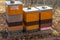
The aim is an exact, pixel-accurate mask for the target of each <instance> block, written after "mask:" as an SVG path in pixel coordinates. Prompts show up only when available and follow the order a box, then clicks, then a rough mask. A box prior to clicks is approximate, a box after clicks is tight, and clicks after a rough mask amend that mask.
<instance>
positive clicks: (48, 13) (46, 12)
mask: <svg viewBox="0 0 60 40" xmlns="http://www.w3.org/2000/svg"><path fill="white" fill-rule="evenodd" d="M37 9H39V20H40V21H39V24H40V30H48V29H51V27H52V15H53V10H52V9H53V8H51V7H49V6H39V7H37Z"/></svg>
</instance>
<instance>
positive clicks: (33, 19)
mask: <svg viewBox="0 0 60 40" xmlns="http://www.w3.org/2000/svg"><path fill="white" fill-rule="evenodd" d="M23 10H24V21H25V27H26V31H31V30H33V31H34V30H38V29H39V13H38V9H36V8H34V7H31V9H28V8H23Z"/></svg>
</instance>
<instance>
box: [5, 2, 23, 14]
mask: <svg viewBox="0 0 60 40" xmlns="http://www.w3.org/2000/svg"><path fill="white" fill-rule="evenodd" d="M6 12H7V14H8V15H16V14H22V13H23V4H22V2H20V1H14V3H11V2H10V1H6Z"/></svg>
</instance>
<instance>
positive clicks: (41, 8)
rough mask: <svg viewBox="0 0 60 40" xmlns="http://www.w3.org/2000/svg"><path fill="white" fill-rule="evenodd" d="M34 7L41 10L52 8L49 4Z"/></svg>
mask: <svg viewBox="0 0 60 40" xmlns="http://www.w3.org/2000/svg"><path fill="white" fill-rule="evenodd" d="M36 8H38V9H39V10H41V11H44V10H51V9H53V8H52V7H49V6H38V7H36Z"/></svg>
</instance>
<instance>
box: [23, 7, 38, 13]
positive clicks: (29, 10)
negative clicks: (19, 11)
mask: <svg viewBox="0 0 60 40" xmlns="http://www.w3.org/2000/svg"><path fill="white" fill-rule="evenodd" d="M23 10H24V11H25V12H33V11H38V9H36V8H35V7H31V9H28V8H23Z"/></svg>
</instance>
